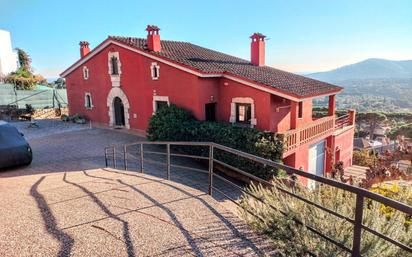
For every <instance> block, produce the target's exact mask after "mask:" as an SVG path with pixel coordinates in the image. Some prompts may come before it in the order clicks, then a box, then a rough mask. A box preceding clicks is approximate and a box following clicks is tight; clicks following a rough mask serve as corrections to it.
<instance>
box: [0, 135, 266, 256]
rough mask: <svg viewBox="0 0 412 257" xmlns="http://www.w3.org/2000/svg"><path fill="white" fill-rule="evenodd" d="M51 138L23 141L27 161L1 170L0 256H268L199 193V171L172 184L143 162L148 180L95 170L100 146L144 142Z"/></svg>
mask: <svg viewBox="0 0 412 257" xmlns="http://www.w3.org/2000/svg"><path fill="white" fill-rule="evenodd" d="M55 132H56V131H53V133H50V134H49V135H42V136H39V137H29V142H30V144H31V146H32V148H33V152H34V154H35V155H34V156H35V158H34V160H33V163H32V165H30V166H29V167H22V168H16V169H12V170H7V171H2V172H1V173H0V192H1V196H0V200H1V203H2V209H1V212H0V256H257V255H264V254H270V253H271V249H270V247H269V246H268V242H267V241H266V240H265V239H264V238H262V237H260V236H257V235H256V234H254V233H252V232H251V231H250V230H249V229H248V228H247V226H246V224H245V223H244V222H243V221H241V220H240V219H239V218H237V216H236V215H235V214H234V213H233V212H232V211H230V210H229V209H227V208H226V206H225V204H223V203H224V202H223V201H222V200H221V199H219V198H218V197H217V198H212V197H210V196H209V195H207V194H206V190H207V184H206V183H205V181H207V177H206V174H201V173H200V174H198V173H193V171H185V170H181V169H173V170H172V180H170V181H169V180H166V179H165V178H164V175H165V172H164V167H159V165H156V164H150V163H148V164H145V172H146V173H145V174H141V173H138V172H130V171H128V172H126V171H121V170H116V169H110V168H102V167H103V166H104V159H103V158H102V156H103V147H104V146H106V145H110V144H121V143H125V142H133V141H138V140H143V139H142V138H139V137H137V136H135V135H130V134H125V133H121V132H118V131H113V130H104V129H87V130H85V129H82V130H76V131H70V132H65V133H58V132H56V133H55ZM26 135H27V133H26ZM194 165H195V164H194ZM131 166H132V164H131ZM222 186H223V185H222ZM227 190H228V191H230V190H229V189H227Z"/></svg>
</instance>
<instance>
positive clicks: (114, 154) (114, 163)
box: [113, 146, 116, 169]
mask: <svg viewBox="0 0 412 257" xmlns="http://www.w3.org/2000/svg"><path fill="white" fill-rule="evenodd" d="M113 168H115V169H116V147H114V146H113Z"/></svg>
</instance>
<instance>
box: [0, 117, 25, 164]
mask: <svg viewBox="0 0 412 257" xmlns="http://www.w3.org/2000/svg"><path fill="white" fill-rule="evenodd" d="M32 159H33V153H32V150H31V147H30V145H29V143H27V141H26V139H25V138H24V137H23V134H22V133H20V132H19V131H18V130H17V128H16V127H14V126H12V125H10V124H9V123H7V122H4V121H0V169H1V168H6V167H12V166H19V165H29V164H30V163H31V161H32Z"/></svg>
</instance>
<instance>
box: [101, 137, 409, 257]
mask: <svg viewBox="0 0 412 257" xmlns="http://www.w3.org/2000/svg"><path fill="white" fill-rule="evenodd" d="M145 145H165V146H166V152H155V151H145V150H144V146H145ZM132 146H139V147H140V150H139V151H138V154H139V155H140V156H139V157H140V158H139V157H137V158H138V159H140V171H141V172H142V173H143V170H144V166H143V163H144V161H145V159H144V153H145V152H146V153H153V154H162V155H165V156H166V167H167V179H170V169H171V167H179V168H187V169H190V170H194V171H201V172H206V173H208V174H209V175H208V180H209V181H208V193H209V195H212V194H213V190H216V191H217V192H218V193H220V194H223V195H224V196H225V197H227V198H228V199H229V200H231V201H232V202H234V203H236V204H238V203H237V201H236V200H234V199H232V198H231V197H230V196H228V195H227V194H225V193H224V192H222V191H221V190H219V189H218V188H216V187H215V186H214V183H213V179H214V178H215V177H216V178H218V179H220V180H221V181H224V182H226V183H228V184H230V185H232V186H235V188H238V189H240V190H241V191H242V192H244V193H246V194H248V195H250V196H252V197H253V198H255V199H256V200H258V201H260V202H261V203H263V204H266V205H267V206H270V207H271V208H272V209H274V210H277V211H280V212H281V213H283V212H282V211H281V210H279V209H277V208H276V207H275V206H273V205H271V204H269V203H267V202H266V201H265V199H261V198H260V197H258V196H256V195H254V194H252V193H251V192H249V191H247V190H244V189H243V188H241V187H240V186H238V185H236V184H235V183H233V182H231V181H230V180H228V179H226V178H224V177H222V176H220V175H218V174H215V172H214V163H217V164H220V165H222V166H224V167H226V168H229V169H231V170H233V171H235V172H237V173H239V174H242V175H243V176H246V177H248V178H249V179H251V180H252V181H256V182H258V183H261V184H263V185H265V186H274V187H276V188H277V189H279V190H281V191H282V192H284V193H286V194H288V195H289V196H291V197H295V198H297V199H299V200H301V201H304V202H305V203H307V204H311V205H312V206H315V207H317V208H319V209H321V210H322V211H325V212H328V213H329V214H332V215H334V216H335V217H338V218H341V219H344V220H346V221H348V222H350V223H351V224H353V226H354V231H353V243H352V249H349V248H347V247H346V246H345V245H343V244H342V243H341V242H338V241H336V240H334V239H332V238H330V237H329V236H328V235H324V234H322V232H320V231H318V230H316V229H315V228H313V227H308V226H307V224H304V223H303V222H301V221H300V220H297V219H296V220H295V221H296V222H297V223H298V224H301V225H304V226H306V227H307V228H308V229H309V230H310V231H312V232H314V233H316V234H317V235H319V236H320V237H322V238H324V239H325V240H327V241H329V242H331V243H333V244H335V245H336V246H338V247H340V248H341V249H343V250H345V251H347V252H349V253H351V256H353V257H359V256H361V255H360V248H361V247H360V246H361V237H362V234H361V232H362V230H365V231H368V232H370V233H372V234H374V235H375V236H378V237H379V238H381V239H383V240H386V241H387V242H390V243H392V244H394V245H396V246H398V247H400V248H401V249H403V250H405V251H407V252H411V253H412V247H410V246H408V245H405V244H403V243H401V242H398V241H396V240H394V239H392V238H390V237H388V236H386V235H384V234H382V233H380V232H378V231H376V230H373V229H371V228H369V227H367V226H365V225H363V223H362V218H363V208H364V201H365V197H366V198H369V199H371V200H373V201H376V202H379V203H381V204H384V205H386V206H390V207H392V208H394V209H395V210H398V211H401V212H403V213H406V214H407V215H412V206H409V205H407V204H404V203H401V202H399V201H396V200H393V199H390V198H387V197H384V196H382V195H379V194H376V193H373V192H370V191H368V190H366V189H363V188H359V187H355V186H352V185H349V184H345V183H342V182H340V181H336V180H332V179H329V178H325V177H321V176H317V175H314V174H311V173H307V172H304V171H302V170H298V169H295V168H293V167H290V166H287V165H284V164H281V163H277V162H275V161H272V160H268V159H265V158H262V157H259V156H255V155H252V154H249V153H245V152H242V151H239V150H236V149H233V148H230V147H227V146H223V145H220V144H216V143H213V142H180V141H177V142H162V141H156V142H148V141H139V142H134V143H130V144H125V145H111V146H108V147H105V163H106V167H108V162H109V160H110V159H111V161H112V165H113V167H114V168H116V166H117V163H116V159H117V156H123V164H124V169H125V170H127V169H128V156H129V154H128V152H127V150H128V148H129V147H132ZM171 146H204V147H208V148H209V154H208V156H196V155H190V154H182V153H172V152H171V150H170V148H171ZM116 148H121V149H123V150H122V151H121V152H120V154H119V153H118V151H116ZM216 150H218V151H223V152H226V153H231V154H234V155H236V156H239V157H242V158H245V159H249V160H251V161H254V162H257V163H260V164H263V165H266V166H270V167H273V168H276V169H281V170H284V171H286V172H287V173H288V174H290V175H298V176H302V177H305V178H307V179H311V180H314V181H317V182H319V183H322V184H326V185H329V186H332V187H336V188H339V189H342V190H345V191H348V192H351V193H353V194H355V195H356V205H355V217H354V218H353V219H352V218H350V217H346V216H343V215H341V214H339V213H337V212H335V211H333V210H330V209H328V208H326V207H324V206H322V205H320V204H318V203H315V202H312V201H310V200H308V199H306V198H304V197H302V196H299V195H296V194H294V193H292V192H289V191H287V190H285V189H283V188H280V187H277V186H276V185H274V184H272V183H270V182H269V181H266V180H263V179H261V178H258V177H256V176H254V175H252V174H250V173H247V172H245V171H243V170H241V169H239V168H236V167H233V166H231V165H229V164H227V163H224V162H223V161H220V160H217V159H215V154H214V152H215V151H216ZM171 156H176V157H187V158H192V159H193V158H195V159H196V158H197V159H203V160H208V166H209V168H208V171H205V170H202V169H198V168H193V167H187V166H182V165H177V164H172V163H171V159H170V157H171ZM133 157H135V156H133ZM146 161H149V160H146ZM157 163H159V162H157ZM238 205H239V204H238ZM251 214H252V215H255V216H256V214H253V213H251ZM283 214H284V213H283ZM258 218H260V217H258ZM260 219H261V218H260Z"/></svg>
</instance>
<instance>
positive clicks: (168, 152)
mask: <svg viewBox="0 0 412 257" xmlns="http://www.w3.org/2000/svg"><path fill="white" fill-rule="evenodd" d="M166 151H167V155H166V165H167V179H168V180H170V144H167V145H166Z"/></svg>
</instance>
